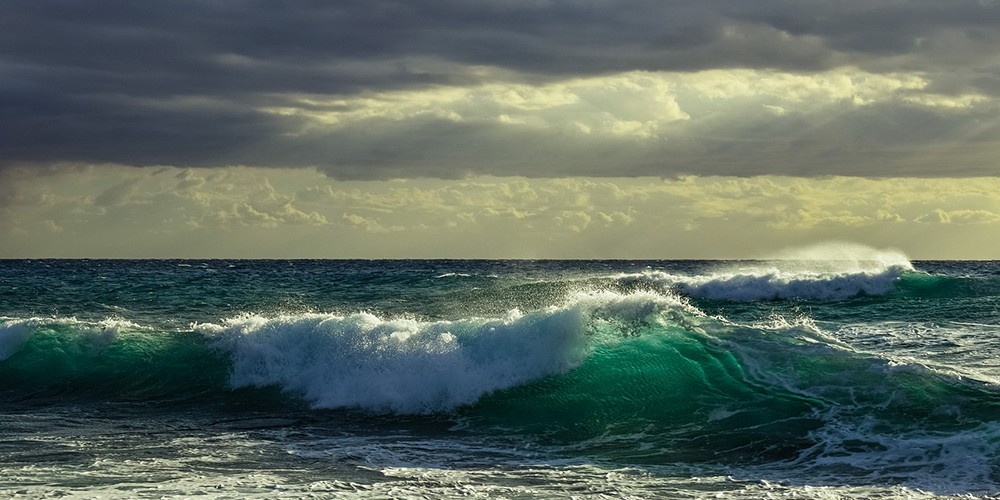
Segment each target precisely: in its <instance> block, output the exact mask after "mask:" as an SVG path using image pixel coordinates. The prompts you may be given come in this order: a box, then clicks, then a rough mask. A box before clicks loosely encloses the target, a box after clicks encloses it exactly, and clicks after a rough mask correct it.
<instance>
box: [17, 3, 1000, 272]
mask: <svg viewBox="0 0 1000 500" xmlns="http://www.w3.org/2000/svg"><path fill="white" fill-rule="evenodd" d="M998 158H1000V4H998V2H996V1H994V0H971V1H965V0H949V1H941V0H921V1H903V0H863V1H860V0H858V1H856V0H754V1H746V0H680V1H678V0H618V1H609V0H576V1H556V0H433V1H431V0H408V1H398V2H397V1H371V0H365V1H351V0H338V1H316V0H312V1H305V0H304V1H297V2H292V1H278V0H219V1H211V2H206V1H187V0H164V1H158V2H133V1H123V0H93V1H80V0H5V1H3V2H0V258H41V257H89V258H101V257H108V258H175V257H176V258H616V259H617V258H651V259H671V258H759V257H767V256H769V255H774V254H775V253H776V252H779V251H781V249H783V248H788V247H796V246H803V245H811V244H813V243H816V242H821V241H831V240H836V241H849V242H855V243H859V244H863V245H868V246H872V247H876V248H893V249H899V250H901V251H903V252H904V253H906V254H907V255H909V256H911V257H913V258H923V259H931V258H943V259H997V258H1000V179H998V174H1000V167H998V163H997V161H998Z"/></svg>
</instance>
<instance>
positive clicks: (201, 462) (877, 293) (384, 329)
mask: <svg viewBox="0 0 1000 500" xmlns="http://www.w3.org/2000/svg"><path fill="white" fill-rule="evenodd" d="M780 257H781V259H778V260H771V261H475V260H473V261H463V260H452V261H446V260H430V261H412V260H398V261H341V260H259V261H256V260H250V261H248V260H232V261H229V260H205V261H192V260H130V261H120V260H115V261H111V260H109V261H103V260H7V261H0V495H2V496H5V497H10V496H13V497H18V496H20V497H26V498H38V497H58V496H62V497H71V498H72V497H78V498H91V497H102V498H108V497H111V498H161V497H188V496H196V495H209V496H212V497H218V498H254V497H258V498H264V497H266V498H286V497H287V498H308V497H316V498H329V497H351V498H365V497H368V498H386V497H395V498H416V497H420V498H425V497H473V498H475V497H505V498H544V497H551V498H565V497H570V496H576V497H632V498H760V497H765V496H768V497H778V498H845V497H848V498H900V497H904V498H936V497H947V496H956V497H970V496H971V497H990V496H996V495H998V494H1000V263H996V262H919V261H918V262H910V261H908V260H907V259H906V258H905V257H904V256H903V255H901V254H899V253H896V252H889V251H874V250H868V249H861V248H858V247H848V248H840V249H834V251H832V252H831V251H826V252H816V251H811V252H805V253H802V252H800V253H798V254H795V253H793V254H788V255H782V256H780Z"/></svg>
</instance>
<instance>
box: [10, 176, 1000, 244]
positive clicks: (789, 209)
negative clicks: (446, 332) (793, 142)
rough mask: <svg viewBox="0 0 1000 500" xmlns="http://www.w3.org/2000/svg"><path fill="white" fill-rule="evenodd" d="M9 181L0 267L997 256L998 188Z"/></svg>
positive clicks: (963, 184)
mask: <svg viewBox="0 0 1000 500" xmlns="http://www.w3.org/2000/svg"><path fill="white" fill-rule="evenodd" d="M16 174H17V171H13V170H12V171H6V172H3V173H2V174H0V176H2V177H3V179H0V180H4V181H13V182H12V185H16V186H17V190H18V191H19V192H20V193H21V194H22V195H21V196H20V197H18V198H17V199H16V202H8V203H7V204H6V205H5V206H3V207H0V237H3V238H5V241H6V242H7V244H6V245H4V247H3V248H2V249H0V257H29V256H30V257H39V256H48V257H99V256H104V257H108V256H114V257H314V258H320V257H325V258H331V257H361V258H373V257H396V258H398V257H404V258H412V257H442V256H445V257H464V258H470V257H506V258H510V257H533V258H534V257H550V258H555V257H586V258H593V257H613V258H681V257H690V258H703V257H748V256H754V255H758V254H760V253H761V252H766V251H770V250H773V249H776V248H779V247H782V246H787V245H793V244H800V243H805V242H808V241H816V240H821V239H839V240H850V241H861V242H865V243H868V244H872V245H878V246H893V247H900V248H902V249H903V250H905V251H907V253H908V254H911V255H915V256H918V257H928V256H934V257H950V258H969V257H976V256H978V257H980V258H982V257H986V256H988V252H989V251H990V249H992V248H995V245H996V244H1000V240H998V239H997V236H996V235H1000V231H997V229H998V225H1000V200H998V199H997V198H996V193H997V192H1000V180H998V179H997V178H995V177H987V178H972V179H960V178H950V179H949V178H891V179H866V178H860V177H824V178H804V177H783V176H761V177H734V176H728V177H693V176H692V177H682V178H677V179H660V178H649V177H644V178H579V177H577V178H548V179H538V178H512V177H476V178H471V179H463V180H441V179H411V180H393V181H338V180H332V179H329V178H327V177H325V176H323V175H322V174H321V173H320V172H318V171H315V170H311V169H262V168H247V167H229V168H214V169H177V168H170V167H167V168H161V169H148V168H146V169H143V168H134V167H126V166H115V165H101V166H100V168H86V167H77V168H68V167H64V168H61V169H56V170H54V171H53V172H52V173H50V174H49V175H47V176H46V177H37V176H31V175H28V174H29V173H25V174H24V175H23V176H21V177H18V175H16ZM123 179H124V180H123ZM192 179H198V182H189V181H190V180H192ZM178 184H183V185H182V186H178ZM0 185H8V183H7V182H4V183H2V184H0ZM108 193H112V194H108ZM110 201H113V203H110ZM931 235H933V237H931Z"/></svg>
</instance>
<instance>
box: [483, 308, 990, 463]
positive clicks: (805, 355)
mask: <svg viewBox="0 0 1000 500" xmlns="http://www.w3.org/2000/svg"><path fill="white" fill-rule="evenodd" d="M691 320H692V318H687V319H686V320H685V321H684V323H687V324H679V323H678V322H677V321H676V320H675V319H673V318H670V317H667V316H666V315H661V316H658V317H655V318H653V319H652V320H651V322H650V323H649V324H646V325H644V326H643V327H641V328H639V329H638V330H635V329H633V330H628V329H621V328H619V327H615V326H612V325H609V324H604V325H600V326H599V327H598V328H596V330H598V334H597V335H596V338H597V340H596V345H595V348H594V350H593V353H592V355H591V356H590V357H589V358H588V359H587V360H586V361H585V362H584V363H583V364H582V365H581V366H580V367H579V368H577V369H576V370H574V371H572V372H570V373H568V374H566V375H563V376H558V377H550V378H547V379H545V380H541V381H538V382H536V383H533V384H529V385H526V386H521V387H517V388H514V389H511V390H507V391H503V392H499V393H495V394H492V395H490V396H487V397H485V398H483V399H482V400H481V401H480V402H479V403H478V404H477V405H475V406H474V407H472V408H469V409H468V410H467V411H466V413H465V414H466V415H467V416H468V417H469V418H470V419H472V421H474V422H477V423H478V424H479V425H482V426H483V427H484V428H490V427H496V428H502V429H506V430H507V431H508V432H524V433H525V434H531V435H535V436H543V441H545V442H547V443H551V444H556V445H559V446H565V447H567V449H569V450H572V451H574V452H583V453H587V454H590V455H593V456H597V457H603V458H606V459H612V460H616V461H617V460H624V461H626V462H648V463H675V462H719V463H728V464H746V463H761V462H771V461H775V460H782V461H795V460H800V459H802V458H803V457H805V456H807V455H809V454H827V453H830V454H833V453H836V450H842V449H845V447H846V448H850V447H854V448H862V449H864V448H866V447H870V448H871V449H886V445H885V444H884V441H885V440H886V439H888V437H889V436H896V438H900V436H902V437H903V438H905V439H913V440H917V441H926V440H927V436H926V433H927V432H928V430H929V429H932V430H933V431H932V432H934V433H955V432H958V433H962V432H980V433H982V434H983V438H985V439H987V440H989V441H990V442H991V443H992V445H991V446H998V445H1000V443H998V438H997V437H995V434H990V432H988V431H986V430H984V429H988V428H992V426H994V425H995V424H996V422H997V419H998V416H1000V391H998V390H997V388H996V387H995V386H992V385H989V384H986V383H981V382H977V381H973V380H967V379H963V378H961V377H959V376H957V375H952V374H948V373H942V372H937V371H934V370H932V369H930V368H927V367H925V366H923V365H919V364H908V363H904V362H897V361H893V360H889V359H885V358H881V357H878V356H874V355H868V354H864V353H859V352H856V351H854V350H852V349H850V348H848V347H846V346H840V345H837V344H836V343H835V341H831V340H829V339H827V338H825V337H824V336H823V335H822V334H821V333H819V332H818V331H816V330H815V329H813V328H811V327H809V326H807V325H799V326H792V325H785V326H782V327H774V328H763V327H760V328H753V327H741V326H734V325H730V324H725V323H723V322H720V321H717V320H714V319H707V318H699V319H697V322H698V323H697V324H691ZM835 429H852V431H851V432H847V433H846V434H843V435H839V436H838V437H836V438H831V437H830V436H831V433H832V432H833V430H835Z"/></svg>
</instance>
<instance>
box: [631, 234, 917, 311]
mask: <svg viewBox="0 0 1000 500" xmlns="http://www.w3.org/2000/svg"><path fill="white" fill-rule="evenodd" d="M913 271H914V268H913V265H912V264H911V263H910V261H909V260H908V259H907V258H906V256H904V255H903V254H902V253H899V252H896V251H891V250H884V251H880V250H874V249H870V248H867V247H863V246H860V245H851V244H844V243H839V244H827V245H820V246H816V247H808V248H804V249H799V250H794V251H786V252H784V253H782V254H781V255H780V258H779V259H776V260H767V261H754V262H748V263H743V264H739V265H729V266H726V267H721V268H718V269H715V270H713V271H711V272H709V273H707V274H700V275H694V276H688V275H681V274H673V273H668V272H662V271H655V270H654V271H647V272H644V273H638V274H629V275H624V276H621V277H620V279H621V280H622V281H626V282H628V281H640V282H641V281H647V282H651V283H653V284H656V285H658V286H661V287H667V288H673V289H675V290H677V291H678V292H680V293H682V294H684V295H687V296H690V297H696V298H706V299H717V300H732V301H754V300H782V299H806V300H830V299H846V298H851V297H856V296H859V295H882V294H885V293H888V292H890V291H892V290H893V289H894V287H895V284H896V282H897V281H898V280H899V278H900V277H902V276H903V275H904V274H906V273H911V272H913Z"/></svg>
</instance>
